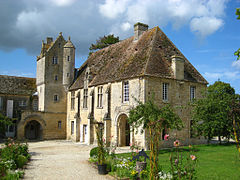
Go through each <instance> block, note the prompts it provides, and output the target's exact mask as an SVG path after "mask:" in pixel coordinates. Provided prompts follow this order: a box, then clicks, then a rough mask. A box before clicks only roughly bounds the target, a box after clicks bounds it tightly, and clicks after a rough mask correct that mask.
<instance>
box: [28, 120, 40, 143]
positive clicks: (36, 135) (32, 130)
mask: <svg viewBox="0 0 240 180" xmlns="http://www.w3.org/2000/svg"><path fill="white" fill-rule="evenodd" d="M25 138H26V139H29V140H41V139H42V126H41V124H40V123H39V122H38V121H36V120H32V121H29V122H28V123H27V125H26V126H25Z"/></svg>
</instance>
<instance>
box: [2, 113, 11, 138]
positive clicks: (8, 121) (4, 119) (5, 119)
mask: <svg viewBox="0 0 240 180" xmlns="http://www.w3.org/2000/svg"><path fill="white" fill-rule="evenodd" d="M13 120H14V119H12V118H8V117H7V116H4V115H2V114H1V113H0V137H1V136H5V128H6V126H7V125H11V124H12V121H13Z"/></svg>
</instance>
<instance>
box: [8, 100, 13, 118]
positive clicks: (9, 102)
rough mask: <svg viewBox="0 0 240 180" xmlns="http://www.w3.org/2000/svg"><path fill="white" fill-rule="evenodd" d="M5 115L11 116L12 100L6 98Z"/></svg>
mask: <svg viewBox="0 0 240 180" xmlns="http://www.w3.org/2000/svg"><path fill="white" fill-rule="evenodd" d="M7 117H9V118H12V117H13V100H7Z"/></svg>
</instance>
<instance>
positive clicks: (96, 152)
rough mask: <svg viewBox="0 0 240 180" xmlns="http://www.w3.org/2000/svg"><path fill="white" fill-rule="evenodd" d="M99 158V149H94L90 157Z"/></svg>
mask: <svg viewBox="0 0 240 180" xmlns="http://www.w3.org/2000/svg"><path fill="white" fill-rule="evenodd" d="M93 156H96V157H97V156H98V147H95V148H92V149H91V151H90V157H93Z"/></svg>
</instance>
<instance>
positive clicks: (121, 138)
mask: <svg viewBox="0 0 240 180" xmlns="http://www.w3.org/2000/svg"><path fill="white" fill-rule="evenodd" d="M117 131H118V146H129V144H130V126H129V124H128V121H127V115H126V114H121V115H120V116H119V117H118V120H117Z"/></svg>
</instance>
